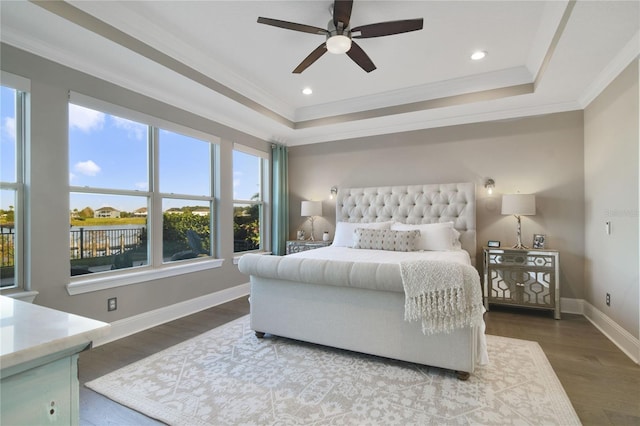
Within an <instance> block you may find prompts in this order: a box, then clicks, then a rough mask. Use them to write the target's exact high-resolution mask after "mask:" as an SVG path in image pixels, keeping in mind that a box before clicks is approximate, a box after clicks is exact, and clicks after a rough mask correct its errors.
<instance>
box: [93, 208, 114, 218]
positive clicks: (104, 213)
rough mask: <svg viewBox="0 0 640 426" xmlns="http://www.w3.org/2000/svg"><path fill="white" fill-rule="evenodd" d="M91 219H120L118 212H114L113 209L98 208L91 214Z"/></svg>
mask: <svg viewBox="0 0 640 426" xmlns="http://www.w3.org/2000/svg"><path fill="white" fill-rule="evenodd" d="M93 217H102V218H104V217H106V218H111V219H116V218H119V217H120V210H116V209H114V208H113V207H100V208H99V209H96V210H95V211H94V212H93Z"/></svg>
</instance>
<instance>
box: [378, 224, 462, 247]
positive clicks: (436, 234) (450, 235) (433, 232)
mask: <svg viewBox="0 0 640 426" xmlns="http://www.w3.org/2000/svg"><path fill="white" fill-rule="evenodd" d="M391 229H393V230H396V231H409V230H419V231H420V237H419V238H418V240H417V241H416V250H439V251H443V250H457V249H459V247H458V244H459V240H458V238H459V233H458V232H457V231H456V230H455V229H454V228H453V222H439V223H425V224H419V225H418V224H416V225H410V224H406V223H399V222H396V223H394V224H393V225H391ZM456 242H457V243H458V244H456Z"/></svg>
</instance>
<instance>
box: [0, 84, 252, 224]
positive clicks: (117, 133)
mask: <svg viewBox="0 0 640 426" xmlns="http://www.w3.org/2000/svg"><path fill="white" fill-rule="evenodd" d="M0 96H1V104H0V134H1V136H2V140H1V143H0V156H1V157H0V167H1V168H2V170H1V172H0V179H1V180H2V181H3V182H12V181H14V179H15V161H16V156H15V144H16V142H15V105H14V103H15V101H14V96H13V90H12V89H8V88H6V87H2V88H1V92H0ZM147 132H148V127H147V126H146V125H144V124H142V123H137V122H134V121H131V120H127V119H124V118H120V117H116V116H114V115H110V114H105V113H102V112H99V111H95V110H92V109H89V108H84V107H81V106H77V105H73V104H69V185H71V186H76V187H91V188H106V189H112V190H133V191H147V190H148V189H149V167H148V162H149V160H148V143H147V140H148V136H147ZM211 148H212V146H211V144H210V143H209V142H206V141H202V140H198V139H195V138H192V137H188V136H185V135H181V134H178V133H174V132H170V131H167V130H162V129H161V130H160V132H159V163H160V164H159V173H160V175H159V178H160V184H159V185H160V192H163V193H174V194H181V195H185V196H189V195H209V193H210V189H209V188H210V180H211V179H210V177H209V176H210V167H211V166H210V164H209V163H210V162H209V158H210V155H209V152H210V149H211ZM233 162H234V164H233V167H234V169H233V192H234V199H251V197H252V196H253V195H254V194H255V193H257V192H258V191H259V170H260V169H259V164H260V160H259V159H258V157H255V156H252V155H248V154H245V153H242V152H239V151H234V156H233ZM5 195H6V191H3V192H2V200H0V207H1V208H2V209H7V208H8V206H9V205H13V200H12V199H11V200H9V199H8V198H12V197H6V196H5ZM185 198H186V197H185ZM70 204H71V205H70V210H74V209H78V210H82V209H83V208H85V207H91V208H92V209H94V210H95V209H97V208H100V207H105V206H109V207H114V208H116V209H118V210H122V211H128V212H131V211H134V210H136V209H138V208H140V207H147V206H146V199H145V197H136V196H117V195H95V194H84V193H72V194H71V197H70ZM198 204H203V203H202V202H199V203H198V202H197V201H195V202H194V201H193V200H188V199H181V200H175V201H169V200H166V201H165V202H164V203H163V210H166V209H167V208H170V207H181V206H183V205H189V206H193V205H198Z"/></svg>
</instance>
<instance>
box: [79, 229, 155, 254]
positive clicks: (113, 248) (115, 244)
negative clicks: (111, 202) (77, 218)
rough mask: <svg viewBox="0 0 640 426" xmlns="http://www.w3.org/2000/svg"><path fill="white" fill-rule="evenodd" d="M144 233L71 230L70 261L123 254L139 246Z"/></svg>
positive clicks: (140, 231) (139, 230) (140, 230)
mask: <svg viewBox="0 0 640 426" xmlns="http://www.w3.org/2000/svg"><path fill="white" fill-rule="evenodd" d="M144 231H145V228H110V229H84V228H80V229H76V230H73V229H72V230H71V231H70V232H69V247H70V249H71V260H75V259H85V258H94V257H102V256H111V255H116V254H121V253H124V252H125V251H126V250H129V249H132V248H136V247H138V246H139V245H140V243H141V242H142V237H143V232H144Z"/></svg>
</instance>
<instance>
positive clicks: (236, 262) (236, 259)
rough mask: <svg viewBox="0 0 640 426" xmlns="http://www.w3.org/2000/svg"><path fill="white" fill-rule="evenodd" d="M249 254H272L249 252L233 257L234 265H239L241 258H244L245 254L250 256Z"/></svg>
mask: <svg viewBox="0 0 640 426" xmlns="http://www.w3.org/2000/svg"><path fill="white" fill-rule="evenodd" d="M248 253H251V254H264V255H267V254H271V252H270V251H247V252H244V253H242V254H239V255H237V256H234V257H233V264H234V265H237V264H238V262H240V258H241V257H242V256H244V255H245V254H248Z"/></svg>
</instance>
